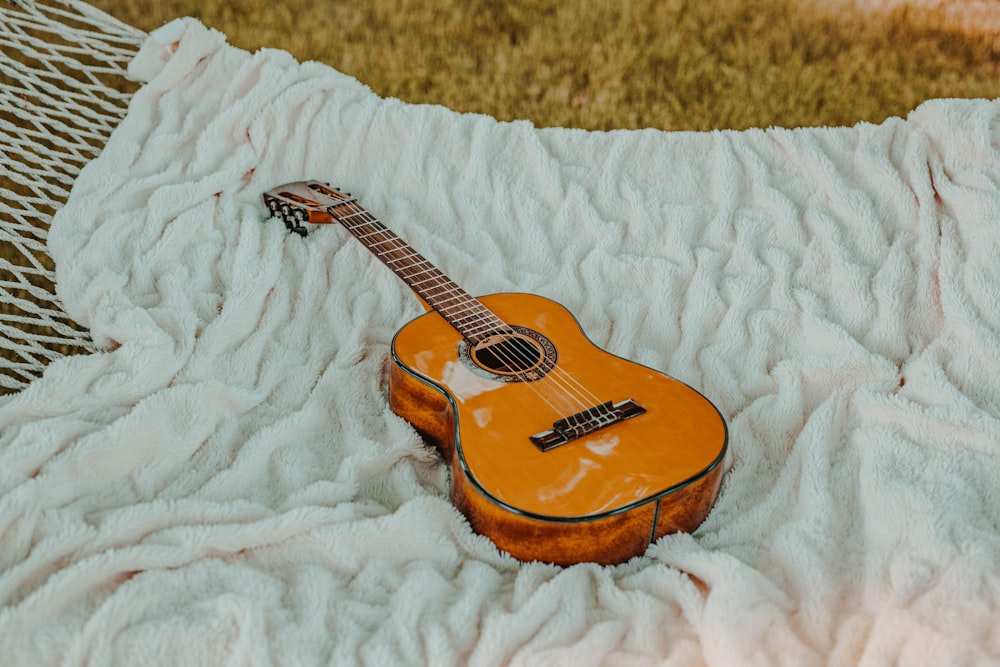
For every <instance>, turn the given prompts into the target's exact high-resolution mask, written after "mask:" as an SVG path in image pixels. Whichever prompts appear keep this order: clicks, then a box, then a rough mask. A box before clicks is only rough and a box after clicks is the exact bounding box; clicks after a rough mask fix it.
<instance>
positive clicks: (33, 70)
mask: <svg viewBox="0 0 1000 667" xmlns="http://www.w3.org/2000/svg"><path fill="white" fill-rule="evenodd" d="M144 38H145V33H143V32H142V31H140V30H137V29H135V28H132V27H130V26H128V25H126V24H124V23H121V22H120V21H117V20H115V19H114V18H112V17H110V16H108V15H107V14H105V13H103V12H101V11H99V10H97V9H95V8H94V7H91V6H89V5H87V4H85V3H83V2H77V1H75V0H0V393H7V392H10V391H15V390H17V389H20V388H22V387H24V386H25V385H27V383H28V382H30V381H31V380H32V379H33V378H35V377H37V376H38V375H39V374H40V373H41V371H42V370H43V369H44V367H45V365H46V364H47V363H48V362H49V361H51V360H52V359H55V358H58V357H60V356H63V355H65V354H70V353H74V352H86V351H89V350H91V349H92V343H91V341H90V337H89V336H88V334H87V332H85V331H81V330H80V328H79V327H78V326H76V325H75V324H74V323H73V322H72V320H70V319H69V318H68V317H67V316H66V315H65V313H64V312H63V310H62V309H61V308H60V305H59V303H58V300H57V299H56V296H55V293H54V279H55V274H54V270H53V269H54V266H53V263H52V260H51V258H50V257H49V256H48V254H47V251H46V243H45V241H46V237H47V234H48V229H49V223H50V222H51V219H52V215H53V213H54V212H55V211H56V209H57V208H58V207H59V206H60V205H61V204H62V203H63V202H65V201H66V198H67V197H68V196H69V191H70V188H71V186H72V183H73V179H74V178H75V177H76V175H77V174H78V173H79V171H80V169H82V168H83V166H84V165H85V164H86V163H87V162H89V161H90V160H91V159H93V158H94V157H96V156H97V154H98V153H100V151H101V149H102V148H103V146H104V144H105V142H106V141H107V139H108V136H109V135H110V133H111V131H112V129H114V127H115V126H116V124H117V123H118V121H119V120H120V119H121V117H122V116H123V115H124V113H125V109H126V107H127V105H128V100H129V97H130V87H131V85H132V84H130V83H129V82H128V81H127V80H126V79H125V70H126V68H127V66H128V63H129V61H130V60H131V59H132V57H133V56H134V55H135V52H136V50H137V49H138V47H139V44H140V43H141V41H142V40H143V39H144Z"/></svg>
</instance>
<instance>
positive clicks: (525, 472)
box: [389, 294, 727, 565]
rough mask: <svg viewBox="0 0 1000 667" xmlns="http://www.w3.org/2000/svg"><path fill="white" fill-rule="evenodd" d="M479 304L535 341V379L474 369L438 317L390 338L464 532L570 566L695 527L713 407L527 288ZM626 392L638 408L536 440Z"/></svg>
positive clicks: (712, 482)
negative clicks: (559, 437)
mask: <svg viewBox="0 0 1000 667" xmlns="http://www.w3.org/2000/svg"><path fill="white" fill-rule="evenodd" d="M479 301H480V302H481V303H482V304H483V305H485V306H486V307H487V308H489V310H490V311H492V312H493V313H495V314H496V315H497V316H499V317H500V318H502V319H503V320H504V321H505V322H507V323H510V324H511V325H512V326H514V327H519V328H520V327H523V328H524V331H525V332H526V333H525V334H524V335H525V336H526V337H527V336H528V334H529V333H530V334H531V335H532V336H533V337H532V338H531V340H532V341H535V342H533V343H531V345H532V349H533V350H535V351H536V352H537V355H538V357H539V359H540V360H539V362H538V364H537V368H538V369H539V373H538V375H539V376H540V377H538V378H537V379H534V380H530V381H528V380H523V379H522V378H520V377H512V376H511V375H509V374H505V373H503V372H502V370H501V371H497V370H495V369H493V368H491V367H490V366H488V365H483V364H482V363H480V362H481V360H482V359H485V358H486V357H481V356H478V355H479V352H478V349H470V346H469V343H467V342H464V340H465V339H464V338H463V336H462V335H461V334H459V333H458V332H457V331H456V330H455V328H454V327H453V326H451V325H449V323H448V322H446V321H445V319H444V318H443V317H441V315H439V314H438V313H436V312H429V313H427V314H425V315H423V316H421V317H418V318H417V319H415V320H413V321H412V322H410V323H409V324H407V325H405V326H404V327H403V328H402V329H401V330H400V331H399V332H398V333H397V334H396V337H395V339H394V340H393V349H392V357H393V364H392V365H391V368H390V377H389V399H390V405H391V407H392V410H393V411H394V412H395V413H396V414H398V415H399V416H401V417H403V418H404V419H406V420H407V421H409V422H410V423H411V424H413V425H414V427H415V428H416V429H417V430H418V431H420V432H421V434H423V435H424V437H426V438H427V439H428V440H430V441H431V442H432V443H433V444H435V445H436V446H437V447H438V448H439V449H440V450H441V452H442V454H443V456H444V458H445V460H446V461H447V462H448V463H449V465H450V471H451V495H452V501H453V502H454V503H455V505H456V506H457V507H458V508H459V509H460V510H461V511H462V513H463V514H465V516H466V517H467V518H468V520H469V522H470V524H471V525H472V527H473V529H474V530H475V531H476V532H478V533H480V534H483V535H485V536H487V537H488V538H490V539H491V540H493V542H494V543H495V544H496V545H497V546H498V547H499V548H501V549H502V550H504V551H507V552H508V553H510V554H511V555H512V556H514V557H515V558H517V559H519V560H523V561H532V560H538V561H544V562H550V563H556V564H561V565H570V564H573V563H578V562H584V561H589V562H596V563H602V564H611V563H620V562H623V561H625V560H628V559H629V558H631V557H633V556H637V555H641V554H642V553H644V552H645V550H646V548H647V547H648V546H649V544H650V543H651V542H652V541H653V540H655V539H657V538H658V537H660V536H662V535H665V534H667V533H671V532H676V531H685V532H689V531H692V530H694V529H695V528H697V527H698V525H699V524H701V522H702V521H703V520H704V519H705V517H706V516H707V515H708V512H709V510H710V509H711V507H712V504H713V503H714V501H715V498H716V495H717V494H718V490H719V485H720V482H721V476H722V466H721V462H722V459H723V457H724V455H725V452H726V447H727V430H726V424H725V421H724V420H723V418H722V417H721V415H720V414H719V412H718V410H717V409H716V408H715V406H714V405H712V403H711V402H709V401H708V399H706V398H705V397H704V396H702V395H701V394H700V393H698V392H697V391H695V390H694V389H692V388H691V387H689V386H687V385H685V384H683V383H682V382H679V381H677V380H674V379H673V378H670V377H668V376H666V375H663V374H662V373H659V372H657V371H654V370H652V369H650V368H646V367H644V366H641V365H639V364H636V363H633V362H631V361H628V360H626V359H622V358H620V357H617V356H615V355H612V354H610V353H608V352H605V351H604V350H601V349H600V348H598V347H596V346H595V345H594V344H593V343H591V342H590V340H588V339H587V337H586V336H585V335H584V333H583V331H582V330H581V329H580V326H579V324H578V323H577V321H576V319H575V318H574V317H573V315H572V314H571V313H570V312H569V311H568V310H566V309H565V308H564V307H563V306H561V305H559V304H558V303H555V302H553V301H550V300H548V299H545V298H543V297H539V296H534V295H530V294H495V295H492V296H486V297H481V298H480V299H479ZM519 330H520V329H519ZM529 342H530V341H529ZM546 364H549V365H546ZM625 400H628V401H631V402H632V403H634V404H635V405H637V406H641V410H642V411H641V412H640V413H639V414H634V415H631V414H630V415H629V416H628V417H627V418H623V419H622V420H620V421H617V422H614V423H611V424H610V425H607V426H602V427H601V428H598V429H595V430H593V431H592V432H587V433H584V434H582V435H578V436H575V437H573V438H572V439H570V440H568V441H566V442H564V443H560V444H557V445H551V447H550V448H548V449H543V447H542V446H541V445H540V444H539V442H535V441H533V440H532V439H531V438H532V436H533V435H535V436H536V440H539V441H542V440H544V441H546V442H548V440H550V439H551V438H552V437H554V436H553V435H552V433H553V426H554V425H555V424H556V423H557V422H558V420H559V419H560V418H561V417H566V416H568V415H570V414H573V413H574V412H578V411H580V410H584V411H586V409H587V408H590V407H592V406H593V405H596V404H598V403H602V402H605V401H608V402H611V403H614V402H619V401H625ZM540 434H541V435H542V436H544V437H541V438H540V437H538V436H539V435H540Z"/></svg>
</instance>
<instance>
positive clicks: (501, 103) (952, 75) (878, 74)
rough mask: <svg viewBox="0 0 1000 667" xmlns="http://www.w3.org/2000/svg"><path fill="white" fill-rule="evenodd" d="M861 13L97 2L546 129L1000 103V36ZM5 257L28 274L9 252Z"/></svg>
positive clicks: (685, 2)
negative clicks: (948, 101)
mask: <svg viewBox="0 0 1000 667" xmlns="http://www.w3.org/2000/svg"><path fill="white" fill-rule="evenodd" d="M2 1H3V0H0V2H2ZM853 1H854V0H825V2H824V3H823V4H810V2H816V0H797V1H795V2H792V1H787V2H786V1H782V0H773V1H771V0H768V1H764V0H758V1H753V0H562V1H557V0H516V1H513V2H503V1H500V0H419V1H418V0H350V1H348V0H327V1H326V2H318V3H317V2H306V0H279V1H278V2H275V1H274V0H154V2H150V1H149V0H91V2H92V3H93V4H94V5H96V6H97V7H98V8H100V9H103V10H104V11H106V12H108V13H110V14H112V15H114V16H116V17H117V18H119V19H120V20H122V21H124V22H125V23H128V24H131V25H133V26H136V27H138V28H142V29H144V30H152V29H154V28H157V27H159V26H160V25H162V24H163V23H165V22H167V21H169V20H170V19H173V18H176V17H179V16H194V17H197V18H199V19H201V20H202V21H203V22H204V23H206V24H207V25H209V26H211V27H214V28H217V29H218V30H220V31H221V32H223V33H225V34H226V35H227V37H228V39H229V41H230V43H232V44H234V45H236V46H239V47H242V48H245V49H248V50H256V49H259V48H262V47H272V48H279V49H285V50H287V51H290V52H291V53H292V54H293V55H295V56H296V57H297V58H299V59H300V60H318V61H321V62H324V63H327V64H329V65H332V66H333V67H336V68H337V69H339V70H341V71H342V72H345V73H347V74H350V75H352V76H355V77H357V78H358V79H359V80H361V81H362V82H364V83H366V84H367V85H369V86H371V88H372V89H373V90H375V92H377V93H379V94H381V95H384V96H390V97H397V98H400V99H403V100H406V101H409V102H426V103H434V104H443V105H446V106H448V107H451V108H452V109H455V110H458V111H472V112H478V113H485V114H489V115H492V116H495V117H496V118H499V119H502V120H513V119H528V120H530V121H532V122H533V123H535V124H536V125H538V126H548V127H553V126H556V127H558V126H562V127H580V128H587V129H595V130H608V129H614V128H640V127H656V128H661V129H665V130H710V129H717V128H729V129H744V128H748V127H767V126H782V127H801V126H818V125H853V124H855V123H857V122H859V121H869V122H874V123H878V122H881V121H882V120H884V119H885V118H887V117H889V116H901V115H905V114H906V113H907V112H909V111H910V110H911V109H913V108H914V107H916V106H917V105H919V104H920V103H921V102H923V101H925V100H927V99H931V98H938V97H986V98H996V97H1000V35H997V34H992V35H990V34H985V31H983V30H979V33H980V34H977V33H976V32H975V30H976V29H975V28H973V31H972V32H970V31H968V30H967V31H965V32H962V31H960V30H958V29H957V28H954V27H952V26H954V25H956V23H955V21H954V20H953V19H952V18H949V15H947V14H944V13H942V14H940V15H936V14H934V13H933V12H929V11H924V10H915V9H912V8H911V9H909V10H905V11H904V10H897V11H883V12H880V13H875V14H870V15H862V14H860V13H858V12H856V11H848V10H846V9H844V8H843V7H846V6H847V4H850V3H851V2H853ZM873 1H874V0H873ZM966 1H968V0H953V2H952V7H953V8H954V7H955V6H961V4H962V3H963V2H966ZM838 2H840V3H846V4H844V5H843V7H841V6H839V5H838V4H837V3H838ZM831 3H832V4H831ZM994 23H995V24H996V23H998V22H997V21H994ZM11 187H13V186H11ZM14 189H15V191H17V188H14ZM57 204H58V202H54V205H57ZM0 222H2V220H0ZM0 257H5V258H9V259H12V261H14V262H15V263H16V264H20V263H22V262H23V261H24V260H21V259H18V257H19V254H18V253H17V252H15V251H14V249H13V248H12V246H10V245H9V244H0ZM41 287H42V288H44V289H51V286H48V285H42V286H41ZM21 296H24V297H25V298H28V296H30V295H28V296H25V295H24V294H23V293H22V294H21ZM7 310H11V312H13V313H14V314H18V313H20V311H19V310H18V309H17V308H16V307H13V306H11V307H10V308H8V307H7V306H3V307H0V315H2V314H3V313H6V312H7ZM27 328H28V327H26V329H27ZM37 333H47V332H46V331H44V330H42V331H39V332H37ZM52 348H53V349H60V350H62V351H64V352H67V353H70V352H73V351H74V350H73V349H68V348H66V349H64V348H61V347H60V346H58V345H52ZM4 354H5V352H4ZM0 393H4V392H3V391H2V390H0Z"/></svg>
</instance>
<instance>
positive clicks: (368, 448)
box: [0, 19, 1000, 667]
mask: <svg viewBox="0 0 1000 667" xmlns="http://www.w3.org/2000/svg"><path fill="white" fill-rule="evenodd" d="M130 72H131V73H132V75H133V76H134V77H136V78H138V79H141V80H143V81H144V82H145V83H144V85H143V87H142V88H141V89H140V90H139V92H138V93H137V94H136V95H135V97H134V99H133V101H132V103H131V106H130V109H129V113H128V115H127V116H126V118H125V119H124V120H123V121H122V123H121V125H120V127H118V128H117V129H116V131H115V132H114V134H113V135H112V137H111V140H110V141H109V143H108V145H107V147H106V149H105V150H104V152H103V153H102V154H101V156H100V157H99V158H97V159H96V160H95V161H94V162H92V163H91V164H90V165H88V166H87V167H86V168H85V169H84V171H83V173H82V174H81V175H80V177H79V179H78V180H77V182H76V184H75V186H74V188H73V192H72V195H71V197H70V200H69V202H68V203H67V205H66V206H65V207H64V208H63V209H62V210H61V211H60V212H59V213H58V214H57V216H56V218H55V220H54V222H53V226H52V229H51V233H50V237H49V249H50V252H51V254H52V257H53V258H54V260H55V262H56V266H57V290H58V296H59V298H60V299H61V301H62V302H63V304H64V306H65V308H66V310H67V312H68V313H69V314H70V315H71V316H72V317H73V318H74V319H75V320H77V321H79V322H81V323H83V324H85V325H86V326H88V327H89V328H90V330H91V332H92V335H93V337H94V339H95V340H96V341H97V342H98V343H99V345H100V346H101V347H102V348H103V351H102V352H99V353H96V354H93V355H89V356H81V357H69V358H64V359H61V360H58V361H56V362H53V363H52V364H51V365H50V366H49V367H48V368H47V370H46V372H45V374H44V376H43V377H42V378H40V379H39V380H37V381H35V382H33V383H32V384H31V385H30V386H29V387H28V388H27V389H25V390H24V391H22V392H21V393H19V394H17V395H14V396H9V397H5V398H4V399H3V400H2V402H0V427H2V430H0V535H2V536H3V539H2V540H0V563H2V567H0V605H2V608H0V663H2V664H38V665H42V664H61V665H75V664H81V665H82V664H88V665H124V664H143V665H158V664H163V665H173V664H190V665H202V664H203V665H236V664H288V665H319V664H337V665H349V664H377V665H381V664H393V665H459V664H461V665H494V664H513V665H554V664H572V665H579V666H585V665H732V664H740V665H795V666H796V667H802V666H803V665H823V664H851V665H883V664H896V663H899V664H907V665H941V664H970V665H971V664H992V663H995V662H997V661H1000V634H998V633H997V631H996V625H997V624H996V620H997V614H998V611H997V610H998V608H1000V577H998V575H997V570H996V566H995V564H996V563H997V562H1000V530H998V525H997V520H996V516H997V512H998V510H1000V498H998V494H997V489H998V488H1000V445H998V443H1000V380H998V379H997V373H996V366H997V359H1000V340H998V331H1000V299H998V295H1000V275H998V274H1000V270H998V268H997V263H996V257H997V256H998V255H1000V253H998V250H1000V226H998V224H997V221H998V220H1000V101H996V100H994V101H988V100H934V101H929V102H927V103H925V104H923V105H921V106H920V107H919V108H918V109H916V110H914V111H913V112H912V113H911V114H910V115H909V117H908V118H906V119H900V118H893V119H889V120H887V121H885V122H884V123H881V124H879V125H871V124H859V125H857V126H855V127H850V128H848V127H843V128H811V129H798V130H788V129H781V128H771V129H768V130H749V131H745V132H730V131H718V132H709V133H667V132H660V131H655V130H628V131H624V130H623V131H614V132H607V133H600V132H585V131H582V130H573V129H537V128H535V127H534V126H532V125H531V124H530V123H528V122H525V121H518V122H513V123H503V122H498V121H496V120H495V119H492V118H490V117H487V116H482V115H474V114H459V113H455V112H453V111H451V110H448V109H446V108H443V107H439V106H429V105H413V104H407V103H404V102H401V101H399V100H394V99H384V98H380V97H378V96H377V95H375V94H374V93H372V91H371V90H369V89H368V88H367V87H365V86H364V85H362V84H361V83H359V82H357V81H356V80H354V79H352V78H350V77H348V76H346V75H344V74H342V73H339V72H336V71H334V70H332V69H331V68H329V67H326V66H324V65H321V64H319V63H298V62H296V61H295V60H294V59H293V58H292V57H291V56H290V55H288V54H287V53H284V52H279V51H275V50H262V51H259V52H257V53H253V54H251V53H247V52H245V51H242V50H239V49H236V48H234V47H232V46H229V45H227V44H226V43H225V38H224V36H223V35H221V34H219V33H217V32H214V31H211V30H209V29H207V28H205V27H204V26H202V25H201V24H200V23H198V22H196V21H194V20H190V19H187V20H183V21H180V22H178V23H175V24H173V25H171V26H170V27H169V28H168V29H166V30H162V31H159V32H158V33H156V34H155V35H154V36H152V37H151V38H150V40H149V41H148V42H147V44H146V45H145V46H144V47H143V49H142V51H141V52H140V54H139V56H138V57H137V59H136V61H135V62H134V63H133V65H132V68H131V70H130ZM310 178H316V179H321V180H328V181H331V182H333V183H334V184H335V185H339V186H341V187H342V188H343V189H345V190H347V191H350V192H352V193H354V194H355V195H356V196H358V197H359V199H360V200H361V202H363V203H364V205H365V206H366V208H368V209H369V210H371V211H372V212H373V213H375V214H376V215H378V216H379V217H380V218H381V219H382V220H384V221H385V222H386V223H387V224H388V225H389V226H391V227H392V228H393V229H394V230H395V231H397V232H398V233H399V234H400V235H401V236H403V237H404V238H406V239H407V240H408V241H409V242H410V243H411V244H413V245H414V246H415V247H416V248H418V249H419V250H420V251H421V252H422V253H423V254H425V255H426V256H427V257H428V258H430V259H431V260H432V261H434V262H435V263H436V264H437V265H438V266H439V267H441V268H442V269H443V270H444V271H445V272H446V273H448V274H449V275H450V276H451V277H452V278H454V279H455V280H456V282H458V283H459V284H461V285H463V286H464V287H465V288H466V289H467V290H468V291H470V292H471V293H474V294H482V293H491V292H500V291H523V292H535V293H540V294H543V295H545V296H548V297H550V298H553V299H555V300H557V301H560V302H561V303H563V304H565V305H566V306H567V307H569V308H570V310H571V311H573V312H574V313H575V314H576V316H577V317H578V318H579V321H580V323H581V325H582V326H583V328H584V330H585V331H586V332H587V333H588V335H589V336H590V337H591V338H592V339H593V340H594V342H595V343H597V344H599V345H600V346H602V347H605V348H606V349H609V350H610V351H612V352H615V353H617V354H620V355H622V356H625V357H629V358H631V359H634V360H636V361H638V362H640V363H644V364H647V365H650V366H653V367H656V368H659V369H662V370H664V371H665V372H667V373H669V374H670V375H672V376H674V377H677V378H678V379H680V380H683V381H684V382H687V383H689V384H691V385H692V386H694V387H696V388H697V389H699V390H700V391H702V392H704V393H705V394H706V395H708V396H709V397H711V398H712V399H713V402H715V403H716V404H717V405H718V406H719V407H720V409H721V411H722V412H723V414H724V415H725V417H726V418H727V420H728V422H729V425H730V437H731V441H730V442H731V448H730V451H731V454H730V457H729V459H728V460H727V461H726V463H725V465H726V469H727V474H726V477H725V479H724V482H723V488H722V493H721V496H720V498H719V500H718V502H717V504H716V506H715V508H714V510H713V511H712V513H711V515H710V516H709V518H708V519H707V520H706V522H705V523H704V524H703V525H702V526H701V528H699V529H698V530H697V531H696V532H695V533H694V534H693V535H680V534H679V535H670V536H667V537H665V538H663V539H661V540H659V541H658V542H657V543H656V544H655V545H653V546H652V547H651V548H650V549H649V551H648V552H647V554H646V555H645V556H643V557H641V558H637V559H634V560H633V561H631V562H629V563H626V564H623V565H620V566H616V567H598V566H596V565H592V564H582V565H579V566H575V567H571V568H558V567H555V566H551V565H545V564H540V563H518V562H517V561H515V560H513V559H511V558H510V557H508V556H507V555H505V554H503V553H501V552H499V551H497V549H496V548H495V547H494V546H493V545H492V543H491V542H490V541H489V540H487V539H485V538H483V537H481V536H479V535H476V534H475V533H473V532H472V531H471V530H470V529H469V526H468V524H467V523H466V522H465V520H464V519H463V518H462V516H461V515H460V514H459V513H458V511H457V510H456V509H455V508H453V507H452V506H451V505H450V504H449V502H448V491H447V490H448V480H447V478H446V473H445V471H444V469H443V466H442V465H441V464H440V462H439V460H438V458H437V456H436V454H435V453H433V452H432V451H430V450H429V449H428V448H427V447H426V446H425V445H424V444H423V442H422V441H421V440H420V438H419V437H418V436H417V434H416V433H415V432H414V431H413V430H412V428H410V427H409V425H407V424H406V423H405V422H403V421H402V420H400V419H399V418H397V417H395V416H394V415H393V414H392V413H391V411H390V410H389V407H388V403H387V398H386V387H385V379H384V364H385V359H386V355H387V354H388V350H389V345H390V342H391V339H392V335H393V333H394V332H395V331H396V329H398V328H399V326H401V325H402V324H403V323H404V322H405V321H407V320H408V319H409V318H411V317H413V316H415V315H417V314H419V313H420V312H421V309H420V307H419V304H418V303H417V302H416V301H415V300H414V299H413V298H412V296H411V295H410V294H409V293H408V292H407V290H406V289H405V287H404V286H403V285H402V284H400V283H399V282H398V281H397V279H396V278H395V276H393V275H392V274H391V272H389V271H387V270H385V268H384V267H383V266H381V265H380V264H379V263H378V262H376V261H374V260H373V258H372V257H371V256H369V255H368V254H367V253H366V251H365V250H364V249H363V248H362V247H361V246H360V244H357V243H356V242H354V240H353V239H351V238H349V237H348V235H347V234H346V233H345V232H344V230H342V229H339V228H337V227H332V226H331V227H323V228H321V229H317V230H316V231H315V232H314V233H312V234H310V236H308V237H307V238H300V237H298V236H296V235H290V234H288V233H287V231H286V230H285V228H284V226H283V225H281V224H280V223H279V222H277V221H274V220H271V221H268V219H267V213H266V211H265V209H264V208H263V206H262V203H261V199H260V195H261V193H262V192H263V191H264V190H266V189H268V188H270V187H272V186H274V185H277V184H280V183H284V182H288V181H293V180H302V179H310Z"/></svg>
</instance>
